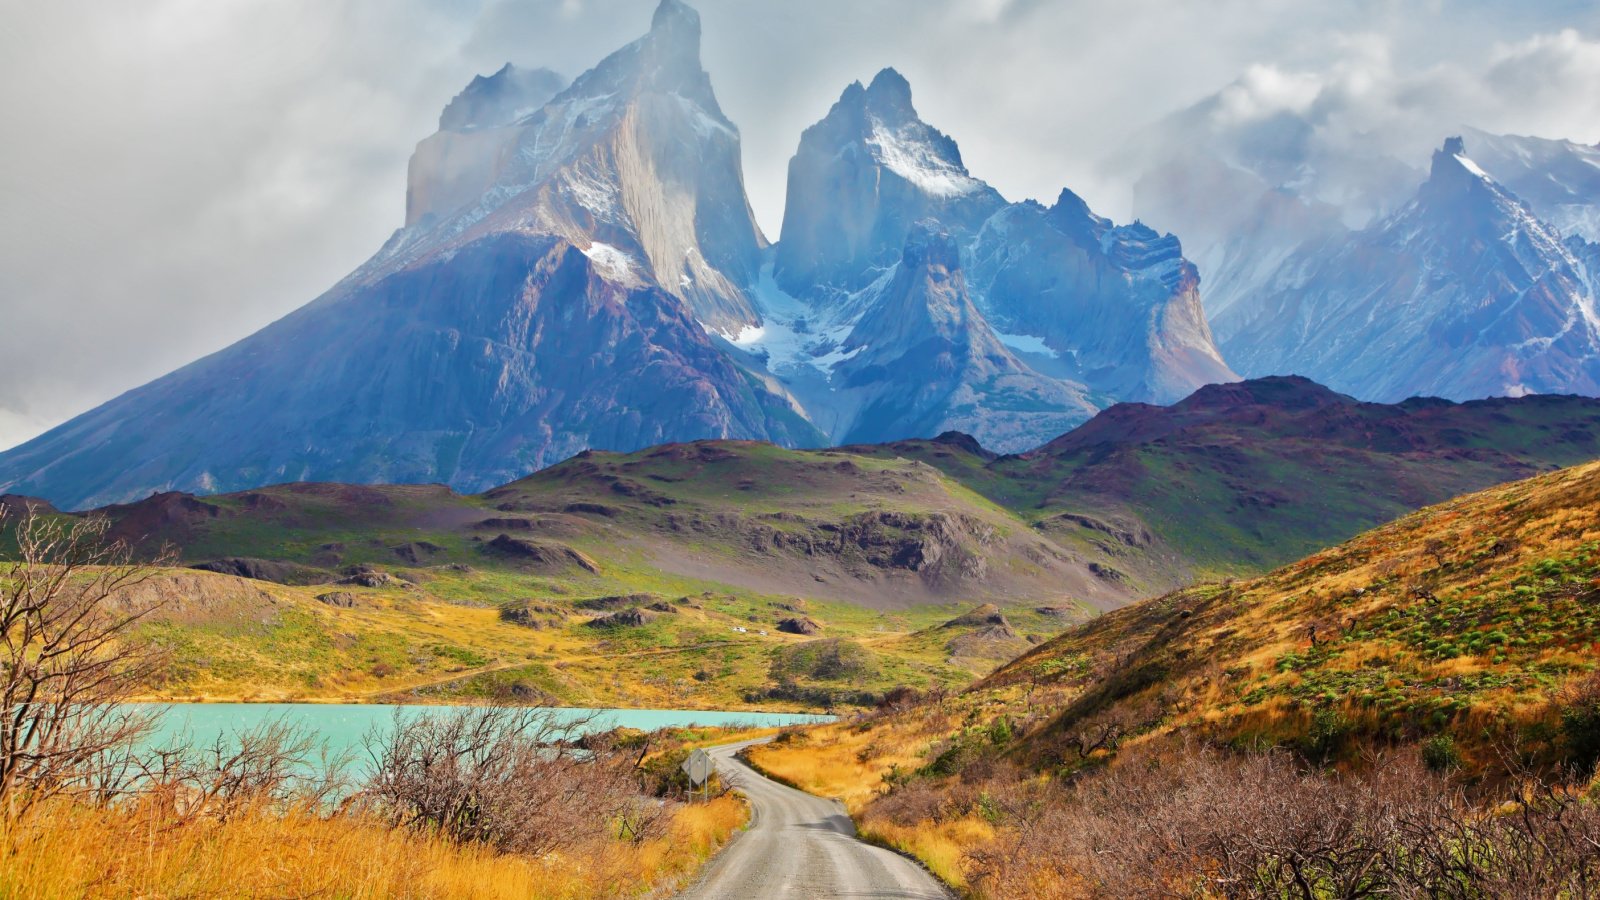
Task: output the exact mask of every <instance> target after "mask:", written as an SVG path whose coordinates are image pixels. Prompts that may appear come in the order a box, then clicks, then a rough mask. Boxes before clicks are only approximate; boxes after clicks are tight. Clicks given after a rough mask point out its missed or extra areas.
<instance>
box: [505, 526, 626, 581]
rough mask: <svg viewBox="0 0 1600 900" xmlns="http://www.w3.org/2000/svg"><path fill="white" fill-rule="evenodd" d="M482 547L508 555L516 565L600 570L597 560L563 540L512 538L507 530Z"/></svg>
mask: <svg viewBox="0 0 1600 900" xmlns="http://www.w3.org/2000/svg"><path fill="white" fill-rule="evenodd" d="M484 549H485V550H487V551H489V552H491V553H497V554H500V555H501V556H506V557H510V558H511V559H513V560H515V561H516V562H517V563H518V564H519V565H521V566H523V567H525V568H529V569H533V570H535V571H540V572H562V571H567V570H571V569H582V570H583V571H585V572H589V573H590V574H596V575H597V574H599V573H600V565H599V563H596V562H595V561H594V560H592V559H590V558H589V557H588V556H587V555H586V554H584V553H582V552H580V551H578V550H574V549H572V548H571V547H568V546H566V545H565V544H553V543H547V542H544V541H528V540H523V539H522V538H514V537H512V536H511V535H509V534H502V535H500V536H499V537H497V538H495V539H494V540H492V541H490V542H489V543H487V544H485V545H484Z"/></svg>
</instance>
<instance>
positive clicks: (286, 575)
mask: <svg viewBox="0 0 1600 900" xmlns="http://www.w3.org/2000/svg"><path fill="white" fill-rule="evenodd" d="M189 568H191V569H199V570H200V571H202V572H218V573H221V574H223V575H237V576H239V577H240V578H251V579H254V580H256V581H270V582H273V583H274V584H327V583H328V582H330V581H333V580H334V576H333V574H332V573H330V572H327V571H325V570H323V569H318V568H314V567H312V566H305V565H301V564H299V563H294V562H286V561H283V560H276V559H255V558H253V557H247V556H228V557H224V558H222V559H213V560H208V561H206V562H198V563H194V564H192V565H190V566H189Z"/></svg>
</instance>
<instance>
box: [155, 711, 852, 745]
mask: <svg viewBox="0 0 1600 900" xmlns="http://www.w3.org/2000/svg"><path fill="white" fill-rule="evenodd" d="M161 708H163V709H164V710H165V713H164V714H163V715H162V716H161V720H160V726H159V728H158V729H157V732H156V734H154V735H152V737H151V739H150V741H149V743H150V744H151V745H152V746H172V745H173V744H174V743H176V742H186V743H191V744H194V745H200V746H204V745H207V744H210V743H213V742H214V741H215V740H216V739H217V738H218V737H219V736H220V737H226V736H229V735H234V734H238V733H240V732H244V731H250V730H251V729H253V728H255V727H257V726H260V725H262V724H264V723H267V722H273V721H281V722H285V723H288V724H290V725H296V726H301V727H303V728H305V729H306V730H307V731H309V732H310V733H311V734H313V735H315V736H316V737H317V738H318V739H319V740H321V741H324V742H325V743H326V744H327V746H328V748H329V749H330V750H331V751H333V752H334V753H343V752H345V751H354V752H357V753H359V752H360V751H361V748H362V743H361V739H362V737H363V736H365V735H367V734H368V733H370V732H372V731H373V730H374V729H379V730H387V729H388V728H389V727H390V726H391V725H392V724H393V722H394V717H395V713H396V711H399V712H400V713H401V714H403V715H407V716H413V715H419V714H423V713H438V712H444V713H448V712H450V711H451V710H453V709H462V707H452V706H389V705H382V704H370V703H327V704H323V703H173V704H161ZM550 711H551V712H552V713H554V714H555V715H557V716H560V717H562V718H566V719H576V718H580V717H583V716H587V715H590V714H596V715H597V716H598V717H597V718H596V720H595V727H596V728H597V729H599V730H606V729H610V728H619V727H626V728H638V729H640V730H642V731H652V730H654V729H657V728H667V727H682V726H689V725H702V726H714V725H739V726H746V725H747V726H751V727H756V728H773V727H778V726H783V725H807V724H812V723H817V722H831V721H833V720H834V717H833V716H816V715H805V714H801V713H753V712H707V711H704V710H683V709H568V708H552V709H551V710H550Z"/></svg>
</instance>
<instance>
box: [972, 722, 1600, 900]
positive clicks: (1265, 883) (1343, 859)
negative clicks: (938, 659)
mask: <svg viewBox="0 0 1600 900" xmlns="http://www.w3.org/2000/svg"><path fill="white" fill-rule="evenodd" d="M1362 772H1363V774H1361V775H1342V774H1328V773H1324V772H1322V771H1319V770H1314V769H1310V770H1308V769H1306V768H1304V767H1303V765H1302V763H1301V762H1300V761H1299V760H1297V759H1296V758H1295V757H1293V756H1291V755H1289V754H1286V753H1281V752H1274V753H1261V754H1236V753H1231V752H1226V751H1221V750H1216V749H1211V748H1203V747H1184V748H1180V749H1177V750H1170V749H1169V750H1168V751H1166V752H1164V753H1157V752H1154V751H1140V752H1138V753H1133V754H1132V755H1129V756H1127V757H1126V758H1124V759H1123V760H1122V761H1121V764H1120V765H1118V766H1116V767H1114V768H1111V769H1109V770H1107V771H1105V772H1102V773H1101V774H1099V775H1098V776H1096V777H1092V778H1086V779H1083V780H1081V781H1079V782H1077V783H1075V784H1074V785H1073V786H1071V787H1062V786H1060V785H1059V784H1057V785H1055V786H1052V787H1050V788H1048V789H1046V790H1045V791H1044V793H1043V795H1042V796H1040V797H1036V798H1035V802H1033V803H1032V804H1031V805H1030V804H1020V805H1017V804H1013V805H1012V806H1011V808H1010V809H1008V810H1007V812H1008V819H1007V821H1008V824H1010V825H1011V826H1012V827H1011V828H1009V829H1008V831H1007V833H1006V835H1005V836H1004V837H1003V838H1002V839H1001V840H999V841H997V842H996V843H995V844H994V845H993V846H991V847H988V848H985V849H984V850H983V851H981V852H978V853H975V854H973V856H972V858H971V859H970V860H969V864H970V870H971V872H972V877H971V881H972V883H973V884H974V885H975V886H977V887H978V889H979V890H980V891H981V892H982V893H983V895H984V896H988V897H995V898H1010V897H1052V896H1054V897H1069V896H1071V897H1077V896H1093V897H1132V896H1138V897H1259V898H1269V897H1270V898H1304V900H1313V898H1363V897H1400V898H1419V900H1420V898H1425V897H1427V898H1432V897H1445V898H1460V900H1469V898H1487V897H1497V898H1499V897H1506V898H1529V900H1531V898H1535V897H1554V896H1564V897H1580V898H1581V897H1593V896H1596V895H1597V892H1600V810H1597V809H1596V807H1595V806H1594V804H1593V803H1591V802H1589V801H1587V800H1585V799H1583V798H1581V797H1580V796H1579V795H1577V794H1575V793H1574V792H1572V791H1570V790H1568V789H1566V788H1564V787H1562V786H1560V785H1559V784H1556V783H1554V782H1549V781H1544V780H1540V779H1537V778H1532V777H1526V776H1525V777H1523V778H1521V779H1519V780H1518V781H1517V782H1516V788H1515V789H1514V791H1513V793H1512V794H1510V795H1508V797H1507V798H1505V802H1504V803H1503V804H1502V805H1500V806H1498V807H1493V806H1492V807H1488V808H1485V807H1483V806H1480V805H1476V804H1473V803H1471V802H1468V798H1467V797H1465V796H1464V795H1463V794H1462V792H1461V791H1460V790H1459V789H1458V788H1457V787H1455V786H1454V785H1453V784H1452V783H1451V782H1450V781H1449V780H1448V779H1447V778H1444V777H1442V776H1440V775H1438V774H1436V773H1432V772H1429V771H1428V770H1427V768H1426V767H1425V766H1424V765H1423V764H1422V762H1421V760H1420V759H1418V758H1416V757H1415V756H1414V755H1404V756H1388V757H1384V758H1379V759H1374V760H1369V761H1368V765H1367V766H1366V767H1364V768H1363V770H1362ZM1507 810H1510V811H1507Z"/></svg>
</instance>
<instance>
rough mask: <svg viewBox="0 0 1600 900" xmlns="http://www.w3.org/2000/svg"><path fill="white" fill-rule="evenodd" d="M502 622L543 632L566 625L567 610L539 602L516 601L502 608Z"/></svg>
mask: <svg viewBox="0 0 1600 900" xmlns="http://www.w3.org/2000/svg"><path fill="white" fill-rule="evenodd" d="M500 621H502V622H507V623H510V624H512V625H520V626H521V627H523V628H532V629H534V630H535V631H542V630H544V629H546V628H560V627H562V626H563V625H565V624H566V621H567V613H566V610H564V609H562V608H561V607H559V606H554V605H552V604H549V603H542V602H540V601H537V600H516V601H512V602H511V603H508V604H506V605H505V606H502V607H500Z"/></svg>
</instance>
